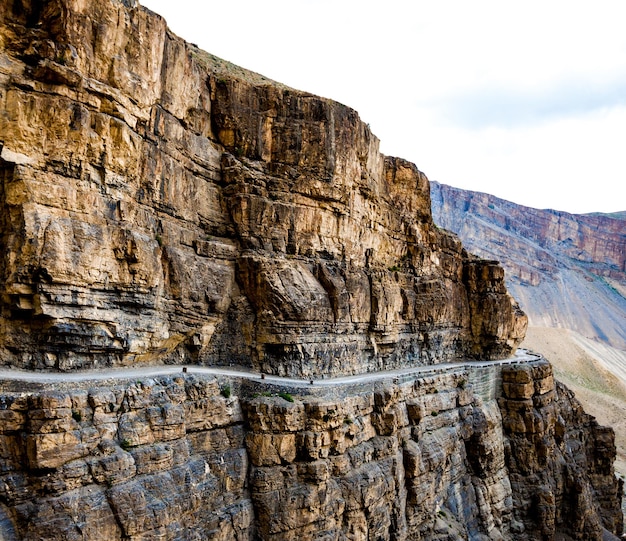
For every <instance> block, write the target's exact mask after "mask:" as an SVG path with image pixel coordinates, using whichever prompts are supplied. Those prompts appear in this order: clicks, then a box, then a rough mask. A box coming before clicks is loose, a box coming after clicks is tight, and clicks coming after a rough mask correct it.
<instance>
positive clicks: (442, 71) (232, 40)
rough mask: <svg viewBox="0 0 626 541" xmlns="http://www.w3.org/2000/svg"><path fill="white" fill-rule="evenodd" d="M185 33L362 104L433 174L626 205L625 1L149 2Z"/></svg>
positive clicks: (468, 185) (535, 202) (225, 54)
mask: <svg viewBox="0 0 626 541" xmlns="http://www.w3.org/2000/svg"><path fill="white" fill-rule="evenodd" d="M140 2H141V3H142V4H143V5H145V6H147V7H148V8H150V9H152V10H153V11H156V12H157V13H160V14H161V15H163V16H164V17H165V19H166V20H167V21H168V24H169V26H170V28H171V29H172V30H173V31H174V32H175V33H176V34H178V35H179V36H181V37H183V38H184V39H186V40H187V41H191V42H193V43H196V44H197V45H198V46H200V47H201V48H202V49H205V50H206V51H209V52H211V53H213V54H215V55H217V56H219V57H222V58H224V59H226V60H229V61H231V62H234V63H235V64H238V65H240V66H243V67H245V68H248V69H251V70H253V71H256V72H259V73H261V74H263V75H265V76H267V77H270V78H272V79H275V80H278V81H280V82H282V83H285V84H287V85H289V86H291V87H294V88H298V89H300V90H305V91H308V92H312V93H314V94H318V95H321V96H325V97H328V98H332V99H334V100H337V101H339V102H341V103H344V104H346V105H349V106H350V107H353V108H354V109H356V110H357V111H358V112H359V114H360V116H361V118H362V119H363V121H364V122H367V123H369V124H370V126H371V128H372V131H373V132H374V134H376V136H377V137H378V138H379V139H380V140H381V151H382V152H383V153H385V154H389V155H393V156H400V157H402V158H406V159H408V160H411V161H412V162H414V163H415V164H416V165H417V166H418V168H419V169H420V170H422V171H423V172H424V173H426V175H427V176H428V178H430V179H431V180H437V181H439V182H442V183H445V184H450V185H452V186H457V187H460V188H465V189H469V190H477V191H484V192H488V193H491V194H494V195H496V196H498V197H502V198H504V199H508V200H511V201H514V202H516V203H519V204H523V205H528V206H532V207H537V208H553V209H557V210H565V211H568V212H574V213H584V212H593V211H602V212H612V211H618V210H626V29H625V28H626V1H625V0H594V1H593V2H592V1H591V0H585V1H580V0H570V1H560V0H559V1H553V0H541V1H535V0H526V1H525V2H513V1H505V0H493V1H486V0H474V1H472V2H469V1H467V0H449V1H446V0H404V1H400V0H386V1H384V2H383V1H381V2H371V1H367V0H360V1H356V0H266V1H261V0H228V1H226V0H220V1H212V0H202V1H201V0H176V1H173V0H140Z"/></svg>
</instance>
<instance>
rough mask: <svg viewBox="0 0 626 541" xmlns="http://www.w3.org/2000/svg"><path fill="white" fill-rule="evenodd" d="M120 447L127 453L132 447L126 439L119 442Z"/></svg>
mask: <svg viewBox="0 0 626 541" xmlns="http://www.w3.org/2000/svg"><path fill="white" fill-rule="evenodd" d="M120 447H121V448H122V449H124V451H128V450H129V449H130V448H131V447H132V445H131V443H130V441H129V440H127V439H123V440H122V441H121V442H120Z"/></svg>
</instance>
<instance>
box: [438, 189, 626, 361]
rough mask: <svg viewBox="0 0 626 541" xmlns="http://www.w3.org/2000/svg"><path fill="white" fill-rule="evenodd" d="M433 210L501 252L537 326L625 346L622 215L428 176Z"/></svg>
mask: <svg viewBox="0 0 626 541" xmlns="http://www.w3.org/2000/svg"><path fill="white" fill-rule="evenodd" d="M431 197H432V208H433V217H434V220H435V222H436V223H437V224H439V225H441V226H442V227H445V228H446V229H449V230H450V231H453V232H455V233H457V234H458V235H459V237H460V238H461V239H462V241H463V243H464V245H465V246H467V248H468V249H469V250H472V251H474V252H476V253H477V254H479V255H481V256H482V257H487V258H493V259H498V260H499V261H501V262H502V265H503V267H504V268H505V269H506V273H507V286H508V288H509V290H510V291H511V292H512V293H513V295H514V296H515V298H516V299H518V300H519V301H520V304H521V306H522V308H523V309H524V311H525V312H526V313H527V314H528V317H529V320H530V323H531V324H532V325H534V326H546V327H565V328H568V329H572V330H575V331H577V332H579V333H580V334H582V335H584V336H586V337H588V338H594V339H596V340H601V341H604V342H607V343H608V344H610V345H612V346H613V347H616V348H618V349H622V350H626V220H625V219H624V216H621V215H620V214H616V215H573V214H568V213H566V212H558V211H554V210H538V209H532V208H527V207H523V206H520V205H516V204H514V203H510V202H509V201H504V200H502V199H498V198H497V197H493V196H491V195H488V194H483V193H477V192H470V191H466V190H460V189H457V188H452V187H450V186H446V185H442V184H438V183H436V182H433V183H431Z"/></svg>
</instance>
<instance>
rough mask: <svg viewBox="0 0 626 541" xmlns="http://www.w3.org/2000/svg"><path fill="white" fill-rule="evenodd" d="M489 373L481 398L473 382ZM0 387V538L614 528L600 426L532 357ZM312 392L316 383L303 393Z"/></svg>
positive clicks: (526, 532)
mask: <svg viewBox="0 0 626 541" xmlns="http://www.w3.org/2000/svg"><path fill="white" fill-rule="evenodd" d="M484 378H486V379H488V380H489V381H500V380H501V381H502V383H501V385H497V386H495V387H493V389H492V390H489V391H483V392H481V394H482V397H481V396H480V395H479V394H477V393H478V387H477V386H476V385H475V382H478V381H479V380H481V379H484ZM6 388H7V385H6V384H5V390H3V391H2V392H1V393H0V418H1V419H2V423H0V431H1V434H0V466H1V467H0V537H2V539H6V540H9V541H13V540H38V541H41V540H53V539H55V540H56V539H63V540H75V539H76V540H78V539H103V540H105V539H106V540H116V539H164V540H175V539H176V540H181V541H182V540H190V539H203V540H205V539H206V540H224V541H226V540H228V541H232V540H240V541H241V540H253V539H264V540H295V539H325V540H338V541H339V540H342V541H345V540H362V539H377V540H391V539H393V540H396V541H402V540H419V539H422V540H426V539H428V540H431V541H432V540H441V541H443V540H450V539H456V540H478V539H501V540H512V539H515V540H516V541H526V540H528V541H530V540H533V541H534V540H548V539H554V536H555V535H557V534H558V535H567V536H569V537H568V538H569V539H574V540H581V541H582V540H585V541H596V540H597V541H600V540H601V539H611V538H612V537H611V535H610V533H609V532H613V533H615V534H618V533H620V532H621V514H620V508H619V497H618V493H619V491H620V488H621V487H620V483H619V482H618V481H617V479H616V478H615V476H614V474H613V470H612V460H613V458H614V453H615V449H614V446H613V434H612V431H611V430H610V429H606V428H602V427H599V426H597V424H596V423H595V422H594V421H593V419H591V418H590V417H589V416H587V415H585V414H584V413H583V412H582V411H581V409H580V406H579V405H578V403H577V402H576V400H575V399H574V398H573V397H572V395H571V393H569V392H568V391H567V390H566V389H564V388H562V387H561V386H558V385H556V386H555V383H554V380H553V377H552V372H551V367H550V365H549V364H548V363H546V362H545V361H539V362H535V363H530V364H514V365H511V366H507V367H504V368H503V367H501V366H499V365H491V366H487V367H483V368H480V369H476V371H475V373H473V372H472V371H469V370H466V369H461V368H459V369H456V370H447V371H446V370H443V369H442V370H441V371H440V372H439V373H436V374H433V375H426V376H422V377H418V378H414V379H411V380H410V381H406V382H403V383H398V384H391V383H387V384H383V385H374V384H371V385H370V388H369V389H365V388H361V389H360V391H358V392H357V391H356V390H355V389H354V388H350V387H336V388H334V390H332V391H327V392H323V391H319V390H318V392H317V394H312V395H308V394H306V392H305V390H306V386H303V387H302V388H300V391H299V393H300V394H298V393H297V392H296V391H292V393H293V395H292V394H287V393H282V395H280V394H279V393H277V392H271V391H272V389H270V388H269V387H265V389H266V390H268V391H270V392H267V393H265V395H263V394H261V395H258V394H253V392H252V391H253V388H251V387H249V386H247V384H245V383H241V382H238V381H236V380H229V381H227V380H222V381H217V380H215V379H212V378H204V377H202V376H199V375H192V374H189V373H188V374H181V375H180V377H161V378H156V379H149V380H141V381H137V382H126V383H121V382H120V383H118V384H117V385H115V386H113V387H110V386H106V387H104V386H93V387H90V386H89V385H88V384H85V385H83V386H77V385H75V386H73V387H71V386H66V388H65V389H63V390H59V389H58V388H54V389H50V390H45V389H44V390H28V389H27V388H26V387H24V386H22V390H21V392H10V391H8V390H6ZM311 392H312V391H311Z"/></svg>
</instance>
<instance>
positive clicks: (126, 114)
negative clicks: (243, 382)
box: [0, 0, 526, 377]
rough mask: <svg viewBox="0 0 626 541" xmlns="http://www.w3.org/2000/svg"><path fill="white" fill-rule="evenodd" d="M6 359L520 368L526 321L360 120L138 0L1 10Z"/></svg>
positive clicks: (272, 369) (27, 4) (275, 369)
mask: <svg viewBox="0 0 626 541" xmlns="http://www.w3.org/2000/svg"><path fill="white" fill-rule="evenodd" d="M0 17H1V18H0V24H1V27H0V40H1V41H0V45H1V46H0V53H1V55H2V56H1V61H0V103H1V105H0V107H1V110H2V115H0V134H1V137H0V140H1V143H0V146H1V149H2V150H1V152H0V171H1V176H0V178H1V179H2V181H1V183H0V208H1V213H0V233H1V236H0V248H1V254H2V255H1V257H0V281H1V283H2V295H1V299H0V314H1V317H0V348H1V349H0V362H1V363H3V364H6V365H12V366H19V367H23V368H35V369H57V370H72V369H77V368H85V367H104V366H122V365H130V364H137V363H152V364H159V363H198V364H212V365H218V364H230V363H234V364H239V365H244V366H249V367H253V368H254V369H257V370H261V371H264V372H266V373H276V374H286V375H294V376H296V375H298V376H304V377H308V376H310V375H320V374H325V375H332V374H349V373H359V372H364V371H372V370H378V369H380V368H381V367H388V368H389V367H399V366H403V365H410V364H415V363H424V364H427V363H435V362H441V361H447V360H454V359H461V358H465V357H468V356H470V357H481V358H501V357H506V356H508V355H509V354H511V352H513V351H514V350H515V348H516V345H517V344H518V343H519V341H520V340H521V339H522V338H523V334H524V329H525V326H526V319H525V316H524V315H523V314H522V312H521V311H520V310H519V308H518V307H517V305H516V304H515V303H514V302H513V301H512V299H511V298H510V296H509V295H508V293H507V291H506V288H505V286H504V281H503V270H502V268H501V267H500V266H499V265H498V264H497V263H495V262H493V261H490V260H481V259H478V258H475V257H472V256H470V255H468V254H467V253H466V252H465V251H464V250H463V248H462V246H461V244H460V242H459V241H458V239H457V238H456V237H454V236H452V235H450V234H449V233H446V232H444V231H441V230H439V229H438V228H436V227H435V226H434V225H433V222H432V217H431V211H430V198H429V183H428V180H427V179H426V177H425V176H424V175H423V174H422V173H421V172H420V171H418V170H417V168H416V167H415V166H414V165H413V164H411V163H408V162H406V161H403V160H401V159H397V158H390V157H385V156H383V155H381V154H380V153H379V151H378V141H377V139H376V138H375V137H374V136H373V135H372V134H371V132H370V130H369V128H368V127H367V126H366V125H365V124H363V123H362V122H361V121H360V119H359V118H358V115H357V114H356V113H355V112H354V111H353V110H351V109H349V108H347V107H345V106H343V105H340V104H338V103H335V102H332V101H330V100H326V99H322V98H318V97H316V96H311V95H309V94H306V93H304V92H299V91H296V90H292V89H289V88H286V87H284V86H283V85H280V84H278V83H274V82H272V81H268V80H267V79H265V78H263V77H262V76H260V75H257V74H254V73H251V72H248V71H246V70H243V69H241V68H237V67H236V66H232V65H230V64H228V63H227V62H225V61H222V60H220V59H217V58H215V57H213V56H211V55H210V54H208V53H205V52H203V51H201V50H199V49H197V48H196V47H195V46H194V45H191V44H188V43H185V42H184V41H183V40H181V39H180V38H178V37H176V36H174V35H173V34H171V33H170V32H169V31H168V30H167V27H166V24H165V21H164V20H163V19H162V18H161V17H159V16H158V15H155V14H154V13H151V12H150V11H148V10H146V9H144V8H142V7H140V6H138V5H136V4H135V3H132V2H120V1H114V0H106V1H100V2H96V1H95V0H89V1H81V2H78V1H75V0H53V1H50V2H45V3H41V2H36V1H34V0H33V1H26V0H22V1H20V2H11V3H9V4H7V5H6V6H4V7H3V9H2V11H1V12H0Z"/></svg>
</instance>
